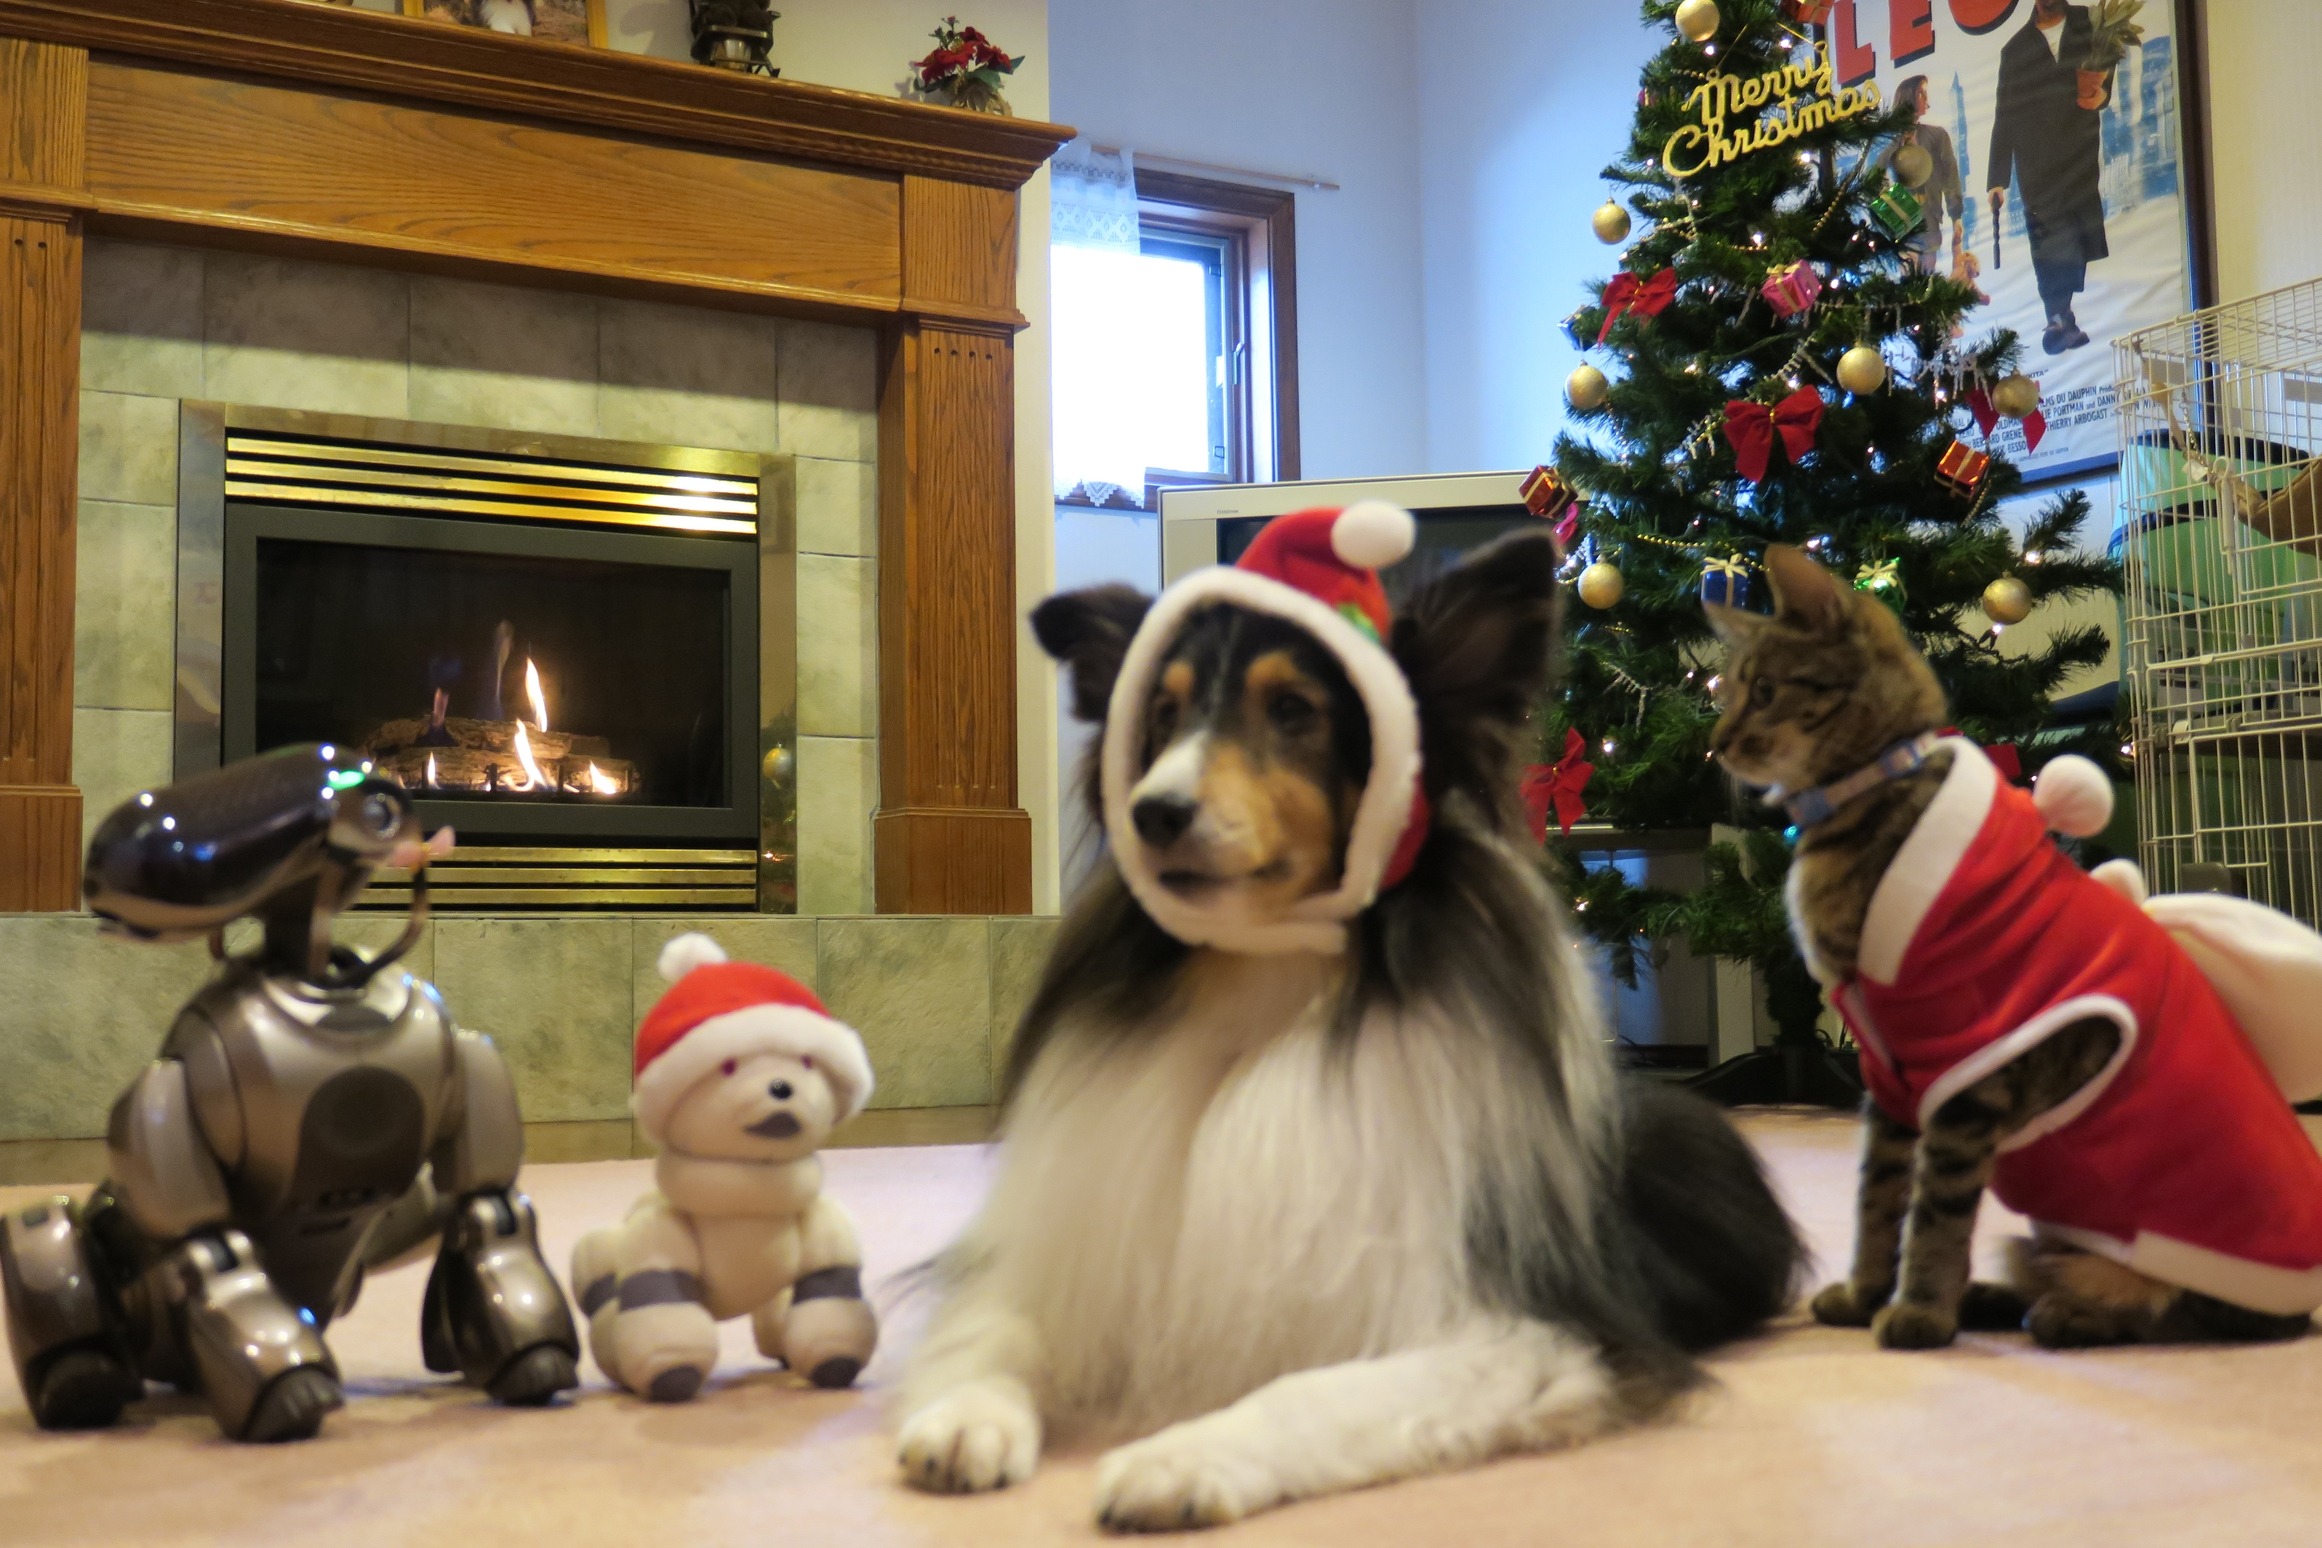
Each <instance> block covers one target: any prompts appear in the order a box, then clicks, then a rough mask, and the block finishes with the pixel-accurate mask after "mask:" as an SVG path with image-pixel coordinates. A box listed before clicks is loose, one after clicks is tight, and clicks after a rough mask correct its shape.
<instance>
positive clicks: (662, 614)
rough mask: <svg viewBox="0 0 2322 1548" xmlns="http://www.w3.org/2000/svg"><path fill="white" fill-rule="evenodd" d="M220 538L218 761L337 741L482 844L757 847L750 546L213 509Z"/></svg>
mask: <svg viewBox="0 0 2322 1548" xmlns="http://www.w3.org/2000/svg"><path fill="white" fill-rule="evenodd" d="M225 548H226V555H225V557H226V588H225V589H226V594H227V596H228V597H229V599H233V600H232V601H231V602H230V604H229V607H228V609H227V614H228V616H227V618H226V620H225V629H224V639H223V641H222V644H223V646H224V658H225V659H224V666H225V671H224V674H223V676H224V683H225V687H226V692H225V695H224V703H223V705H222V714H221V721H222V726H221V729H222V731H223V733H224V743H225V752H226V756H227V757H229V758H232V757H238V756H242V755H245V754H248V753H253V752H260V751H264V750H265V749H267V748H270V747H278V746H281V745H284V744H286V743H292V742H331V743H337V744H339V745H342V746H353V747H356V748H359V749H361V750H362V751H364V752H366V753H368V754H369V755H370V756H371V757H372V758H373V759H375V760H376V761H377V762H378V763H379V764H380V765H381V766H382V767H384V768H385V769H386V770H387V771H388V772H389V773H391V774H393V775H394V776H395V777H396V778H397V779H399V780H401V781H402V782H403V784H404V785H405V786H406V787H407V788H409V789H410V790H411V791H412V792H413V794H414V795H416V796H418V797H419V798H420V800H421V802H422V811H423V813H426V814H428V815H430V816H433V817H436V818H437V819H438V820H441V821H448V822H451V823H453V824H454V825H455V826H456V827H457V828H458V829H459V830H460V831H461V833H462V834H463V835H473V836H475V837H478V838H482V837H486V836H500V837H503V838H512V837H518V836H531V837H533V838H536V839H547V838H551V837H553V838H560V839H575V840H581V839H586V840H593V841H596V842H600V843H601V842H604V841H606V840H615V841H621V840H627V841H641V842H652V841H656V840H661V841H667V840H677V839H697V840H698V839H717V838H730V839H735V840H738V841H740V842H742V843H744V844H747V843H750V842H752V841H753V840H754V838H755V831H756V829H755V824H756V788H757V780H756V767H755V766H756V758H755V751H756V743H757V737H758V727H757V724H756V717H755V714H754V713H753V709H754V706H755V703H756V698H757V685H756V677H755V672H754V670H753V663H754V654H755V646H754V642H755V639H756V626H755V616H754V594H755V585H756V569H755V561H756V549H755V545H754V544H752V543H751V542H749V541H747V540H741V541H735V540H720V539H713V538H704V537H698V536H686V537H678V536H671V535H664V534H645V533H634V532H604V531H580V530H569V529H564V528H554V527H538V526H530V527H528V526H521V525H517V524H514V523H493V522H477V521H446V520H439V519H434V518H425V517H411V516H401V515H390V514H372V513H361V512H348V511H334V510H302V509H296V508H286V507H281V506H247V507H243V506H234V505H229V506H228V508H227V512H226V545H225ZM745 642H747V643H745Z"/></svg>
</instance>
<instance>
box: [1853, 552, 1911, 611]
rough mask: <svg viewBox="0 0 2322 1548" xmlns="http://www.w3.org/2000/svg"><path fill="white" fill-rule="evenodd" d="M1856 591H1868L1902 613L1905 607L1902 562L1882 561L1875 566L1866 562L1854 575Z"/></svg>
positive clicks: (1893, 560)
mask: <svg viewBox="0 0 2322 1548" xmlns="http://www.w3.org/2000/svg"><path fill="white" fill-rule="evenodd" d="M1854 589H1855V590H1857V591H1867V592H1869V593H1870V594H1871V595H1872V596H1874V597H1877V598H1878V599H1879V600H1880V601H1881V602H1884V603H1886V604H1887V606H1889V607H1891V608H1894V609H1895V610H1896V611H1898V612H1900V611H1901V610H1902V606H1903V574H1902V561H1900V560H1898V559H1881V560H1879V561H1878V562H1877V563H1875V564H1873V563H1867V562H1866V563H1865V564H1864V565H1863V567H1862V568H1861V569H1859V570H1857V571H1855V573H1854Z"/></svg>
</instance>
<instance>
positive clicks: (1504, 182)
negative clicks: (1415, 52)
mask: <svg viewBox="0 0 2322 1548" xmlns="http://www.w3.org/2000/svg"><path fill="white" fill-rule="evenodd" d="M1422 9H1423V11H1424V23H1423V25H1422V26H1421V27H1420V29H1419V103H1420V114H1419V153H1420V163H1419V166H1420V190H1421V191H1420V210H1419V215H1420V229H1421V230H1422V232H1423V233H1424V242H1425V273H1426V313H1425V328H1426V340H1427V365H1426V370H1427V430H1428V434H1427V457H1426V461H1427V466H1429V467H1430V468H1432V469H1434V470H1436V471H1440V472H1452V471H1459V470H1464V469H1471V468H1511V467H1529V466H1531V465H1532V464H1533V463H1536V462H1544V461H1546V460H1547V457H1548V451H1549V448H1550V447H1551V446H1552V445H1553V444H1554V442H1555V437H1556V432H1557V429H1558V426H1559V423H1560V422H1561V420H1562V417H1563V408H1564V390H1563V383H1564V378H1565V376H1566V375H1567V374H1568V373H1569V372H1570V371H1571V370H1572V368H1573V367H1574V366H1575V365H1577V364H1579V363H1580V354H1579V351H1577V350H1576V349H1574V348H1573V346H1572V343H1571V341H1570V340H1569V339H1567V338H1566V337H1565V336H1564V330H1563V321H1564V318H1565V317H1566V316H1568V315H1569V314H1570V313H1571V312H1572V311H1573V310H1574V309H1576V308H1577V307H1579V306H1580V304H1581V303H1582V302H1583V301H1584V300H1586V299H1587V294H1586V291H1585V289H1584V286H1585V285H1586V282H1587V281H1588V280H1589V279H1591V278H1602V277H1603V276H1605V275H1606V274H1608V273H1610V272H1611V269H1612V264H1613V261H1614V259H1615V258H1616V257H1617V256H1618V253H1617V250H1616V249H1614V248H1609V247H1606V246H1605V245H1604V244H1603V243H1601V242H1599V241H1598V240H1597V239H1596V237H1595V235H1594V234H1593V233H1591V232H1590V230H1589V228H1588V217H1589V215H1590V213H1591V212H1592V211H1594V210H1595V209H1596V207H1597V206H1598V205H1599V204H1602V203H1603V202H1604V199H1605V193H1606V187H1607V185H1606V184H1605V182H1604V180H1603V179H1602V178H1600V177H1599V176H1598V175H1597V174H1598V172H1599V171H1600V170H1601V169H1602V168H1603V167H1604V166H1605V165H1606V164H1608V163H1609V162H1611V161H1613V160H1615V159H1616V158H1617V157H1618V156H1619V155H1620V154H1621V152H1622V150H1623V148H1624V147H1625V146H1626V145H1627V143H1628V133H1629V124H1630V119H1631V118H1632V116H1633V115H1634V113H1635V111H1636V101H1637V76H1638V72H1639V71H1640V70H1642V69H1643V67H1644V63H1645V60H1646V59H1647V58H1648V57H1650V55H1651V53H1652V52H1653V49H1654V45H1655V42H1656V35H1655V34H1654V33H1652V32H1649V31H1647V30H1646V29H1645V28H1644V27H1643V26H1641V25H1640V24H1639V23H1638V21H1637V13H1636V7H1634V6H1633V5H1606V4H1604V3H1602V0H1427V3H1426V4H1425V5H1424V6H1423V8H1422Z"/></svg>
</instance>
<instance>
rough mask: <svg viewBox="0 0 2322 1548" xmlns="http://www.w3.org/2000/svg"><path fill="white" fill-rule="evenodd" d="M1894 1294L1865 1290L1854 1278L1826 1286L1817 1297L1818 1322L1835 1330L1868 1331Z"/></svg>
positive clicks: (1815, 1309) (1816, 1315)
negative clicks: (1872, 1319)
mask: <svg viewBox="0 0 2322 1548" xmlns="http://www.w3.org/2000/svg"><path fill="white" fill-rule="evenodd" d="M1891 1293H1892V1292H1891V1291H1883V1290H1878V1291H1874V1290H1866V1289H1863V1288H1861V1287H1860V1286H1858V1285H1856V1284H1855V1282H1854V1281H1853V1280H1851V1279H1842V1280H1840V1281H1838V1283H1836V1284H1834V1285H1824V1286H1823V1287H1822V1291H1821V1293H1820V1294H1819V1295H1817V1296H1815V1297H1814V1307H1813V1311H1814V1320H1815V1321H1816V1322H1819V1323H1822V1324H1824V1325H1825V1326H1828V1327H1833V1328H1867V1327H1869V1326H1870V1324H1871V1318H1873V1317H1875V1316H1877V1315H1878V1310H1879V1308H1880V1307H1882V1306H1884V1305H1886V1304H1887V1298H1888V1296H1889V1295H1890V1294H1891Z"/></svg>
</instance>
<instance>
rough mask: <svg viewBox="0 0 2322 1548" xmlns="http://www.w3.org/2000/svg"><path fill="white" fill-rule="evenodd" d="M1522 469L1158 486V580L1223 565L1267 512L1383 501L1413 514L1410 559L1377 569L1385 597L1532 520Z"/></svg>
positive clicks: (1270, 514) (1399, 592)
mask: <svg viewBox="0 0 2322 1548" xmlns="http://www.w3.org/2000/svg"><path fill="white" fill-rule="evenodd" d="M1524 477H1525V475H1524V473H1523V472H1521V471H1519V472H1513V473H1428V474H1420V475H1417V476H1414V477H1410V478H1317V479H1305V480H1301V481H1298V482H1295V483H1287V484H1205V485H1195V486H1191V487H1180V488H1165V489H1163V490H1162V491H1161V578H1162V580H1163V582H1164V583H1166V582H1169V581H1173V580H1175V579H1177V577H1178V576H1180V575H1183V574H1185V573H1186V572H1188V571H1190V570H1198V569H1200V568H1201V567H1202V566H1203V565H1209V564H1231V563H1233V562H1234V561H1235V560H1236V559H1239V558H1240V557H1241V556H1242V551H1243V550H1244V549H1246V548H1248V547H1249V546H1250V542H1251V540H1252V539H1254V538H1255V537H1256V536H1257V535H1258V529H1259V528H1261V527H1263V526H1264V525H1265V524H1266V523H1267V521H1268V520H1269V519H1270V518H1272V517H1275V516H1280V515H1282V514H1284V513H1285V512H1288V511H1302V510H1305V509H1307V508H1309V507H1310V506H1317V505H1352V504H1353V503H1354V502H1355V501H1357V500H1386V501H1389V502H1391V503H1393V504H1396V505H1400V506H1402V507H1403V508H1404V509H1405V510H1407V511H1409V512H1410V513H1411V514H1412V515H1413V516H1416V517H1417V518H1418V519H1419V541H1418V546H1417V547H1416V548H1414V549H1413V550H1412V553H1411V557H1410V558H1408V559H1406V560H1404V561H1403V562H1402V563H1401V564H1398V565H1395V566H1394V567H1393V568H1391V569H1389V570H1387V571H1386V572H1384V573H1383V574H1382V575H1381V576H1380V579H1381V580H1382V581H1383V582H1384V583H1385V584H1386V587H1387V595H1388V597H1389V598H1390V599H1391V600H1394V601H1398V602H1399V601H1401V600H1402V597H1403V594H1404V593H1405V592H1406V591H1408V590H1409V589H1410V588H1411V587H1413V586H1415V585H1417V584H1418V583H1420V582H1421V581H1423V580H1425V579H1426V578H1427V577H1429V576H1431V575H1433V574H1435V573H1436V572H1437V571H1439V570H1441V569H1443V568H1444V567H1445V566H1447V565H1450V564H1452V563H1455V562H1456V561H1457V560H1458V558H1459V556H1460V555H1461V554H1464V553H1466V552H1467V551H1468V550H1470V549H1472V548H1477V547H1480V546H1482V545H1483V544H1485V543H1488V542H1490V541H1491V540H1492V539H1493V538H1495V537H1498V536H1499V535H1500V534H1501V533H1503V532H1506V531H1508V530H1509V529H1511V528H1513V527H1517V526H1522V525H1526V524H1535V523H1537V522H1538V520H1539V518H1538V517H1536V516H1534V515H1532V514H1531V512H1529V511H1527V510H1525V509H1524V499H1523V495H1522V493H1521V490H1522V489H1523V484H1524Z"/></svg>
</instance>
